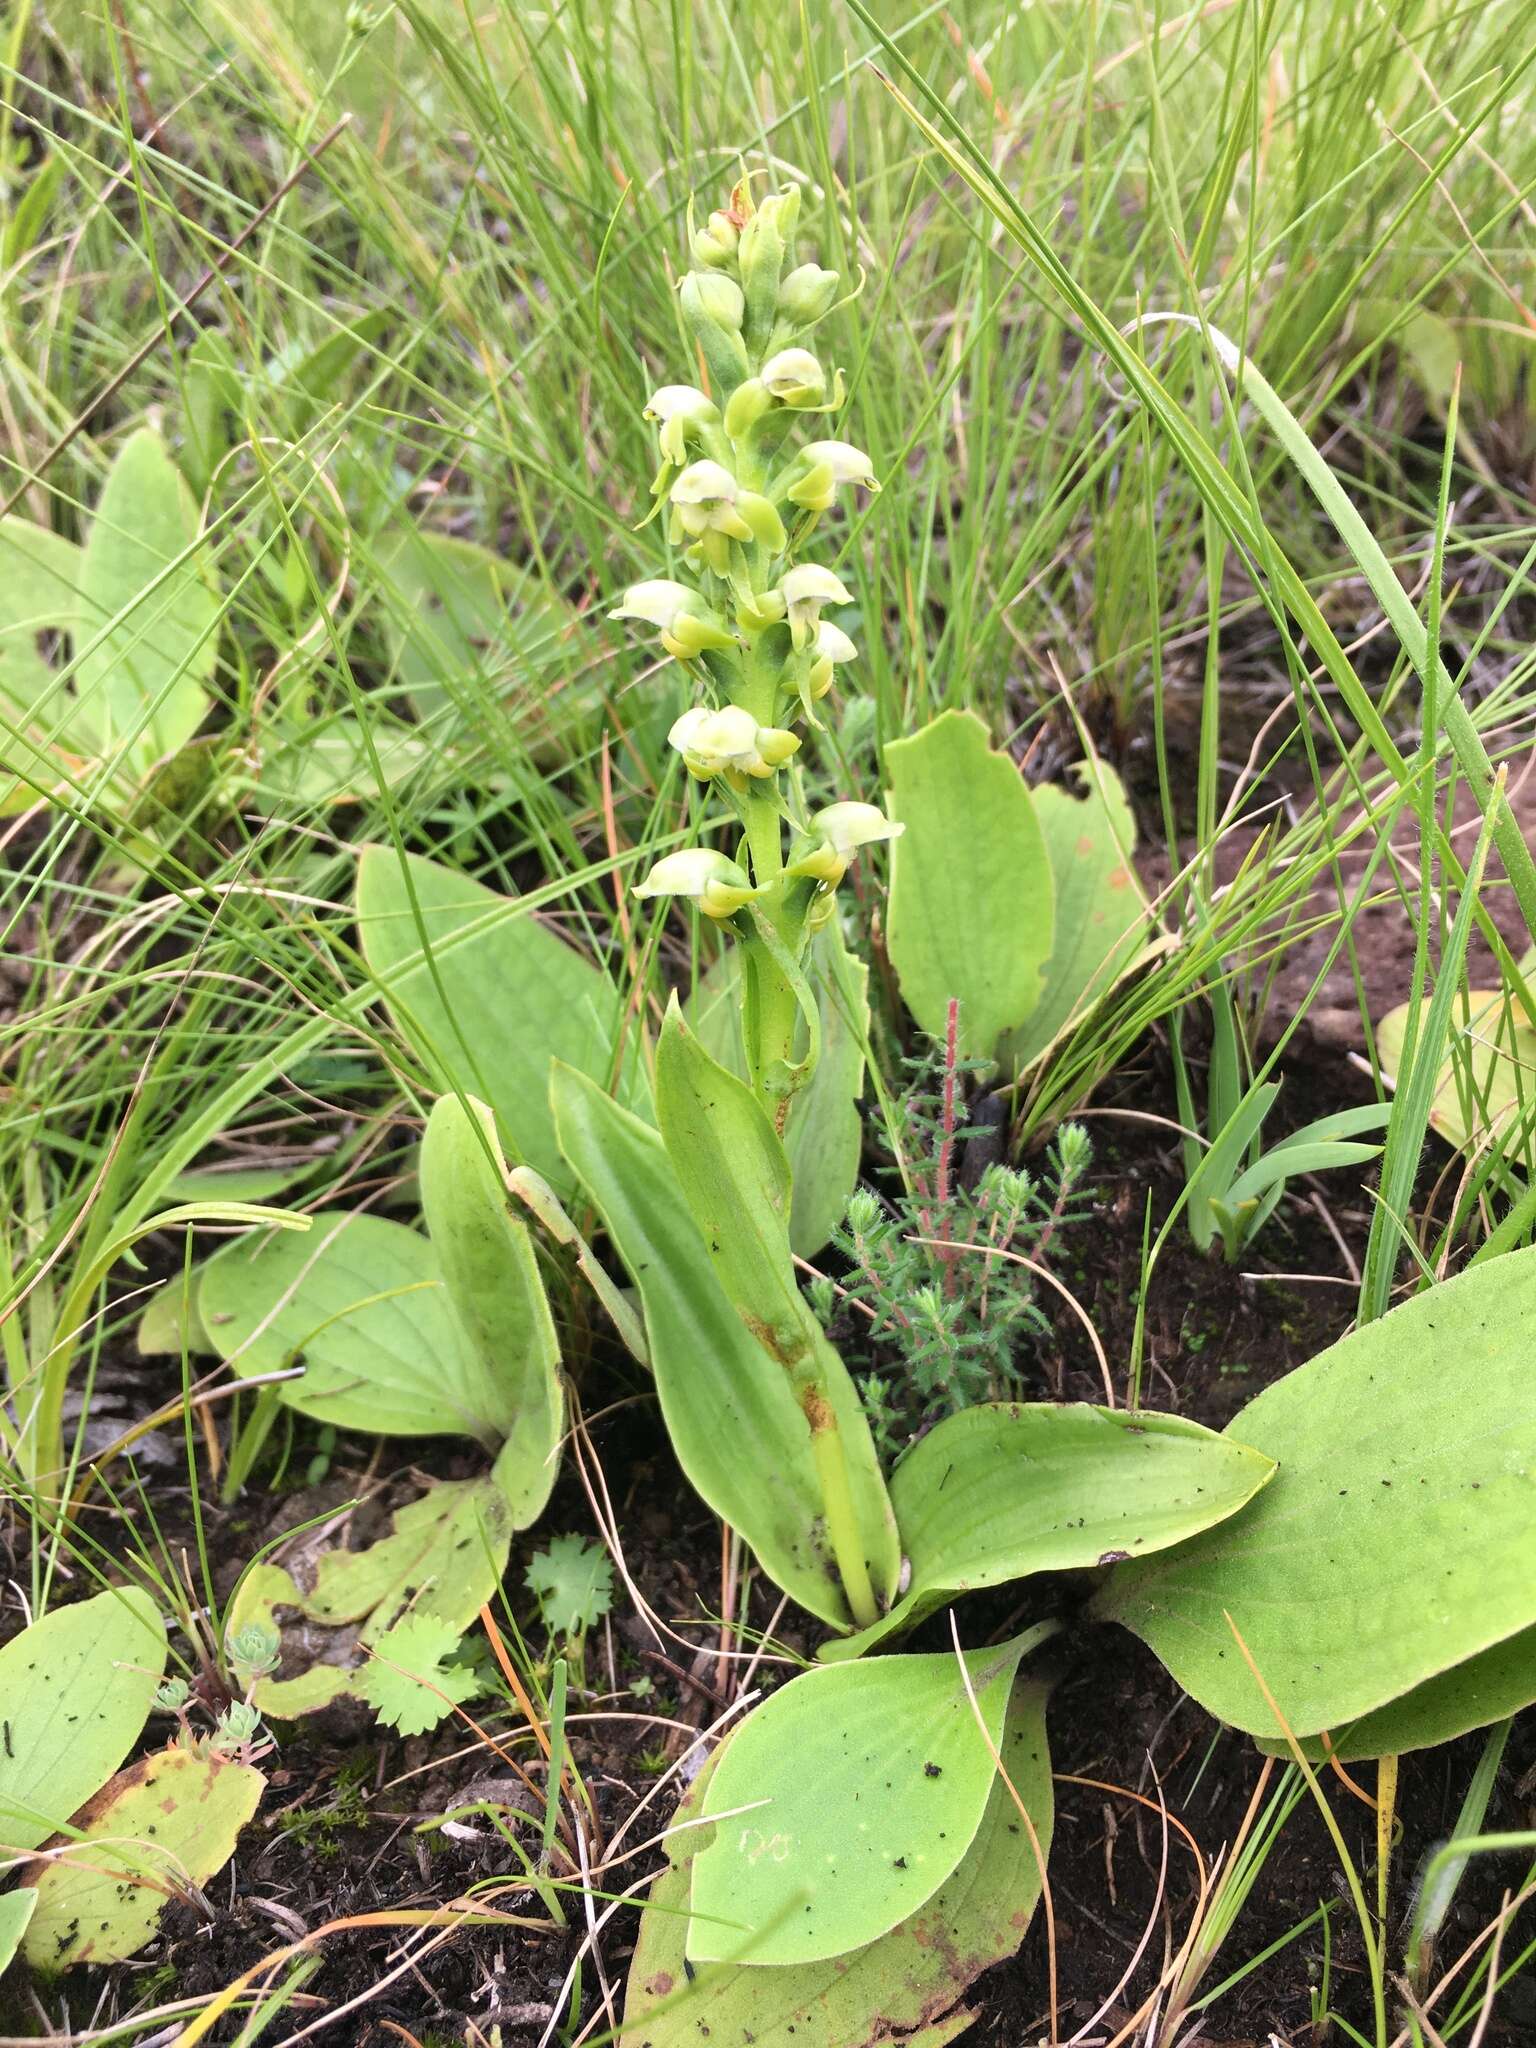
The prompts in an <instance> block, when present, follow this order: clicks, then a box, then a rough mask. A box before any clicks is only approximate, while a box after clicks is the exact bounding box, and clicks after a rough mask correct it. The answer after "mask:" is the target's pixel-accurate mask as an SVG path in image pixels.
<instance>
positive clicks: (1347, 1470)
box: [1096, 1249, 1536, 1736]
mask: <svg viewBox="0 0 1536 2048" xmlns="http://www.w3.org/2000/svg"><path fill="white" fill-rule="evenodd" d="M1533 1321H1536V1249H1532V1250H1528V1251H1522V1252H1512V1253H1510V1254H1508V1255H1507V1256H1505V1257H1504V1258H1499V1259H1493V1260H1490V1261H1489V1262H1488V1263H1487V1264H1485V1265H1480V1266H1474V1267H1473V1268H1471V1269H1470V1270H1469V1271H1467V1272H1465V1273H1463V1274H1460V1275H1459V1276H1458V1277H1457V1278H1456V1279H1454V1280H1448V1281H1446V1282H1444V1283H1443V1284H1442V1285H1441V1286H1438V1287H1433V1288H1430V1289H1429V1290H1428V1291H1427V1292H1425V1293H1423V1294H1420V1295H1417V1296H1415V1297H1414V1298H1413V1300H1411V1301H1408V1302H1406V1303H1404V1305H1403V1306H1402V1307H1401V1308H1397V1309H1394V1310H1393V1311H1392V1312H1391V1313H1390V1314H1389V1315H1385V1316H1383V1317H1382V1318H1381V1319H1380V1320H1379V1321H1377V1322H1374V1323H1370V1324H1367V1325H1366V1327H1365V1328H1364V1329H1361V1330H1357V1331H1356V1332H1355V1333H1354V1334H1353V1335H1352V1336H1349V1337H1346V1338H1344V1339H1343V1340H1342V1341H1341V1342H1340V1343H1338V1344H1335V1345H1333V1346H1332V1348H1331V1349H1329V1350H1327V1351H1324V1352H1323V1353H1321V1355H1320V1356H1318V1357H1317V1358H1314V1359H1313V1360H1312V1361H1311V1362H1310V1363H1309V1364H1307V1365H1304V1366H1302V1367H1300V1368H1299V1370H1297V1371H1296V1372H1293V1373H1289V1374H1288V1375H1287V1376H1286V1377H1285V1378H1284V1379H1283V1380H1280V1381H1279V1382H1278V1383H1277V1384H1276V1385H1274V1386H1272V1387H1269V1388H1267V1389H1266V1390H1265V1391H1264V1392H1263V1393H1262V1394H1260V1395H1259V1396H1258V1398H1257V1399H1256V1400H1254V1401H1252V1402H1250V1403H1249V1405H1248V1406H1247V1407H1246V1408H1245V1409H1244V1410H1243V1411H1242V1413H1241V1414H1240V1415H1238V1416H1237V1417H1236V1418H1235V1420H1234V1421H1233V1422H1232V1424H1231V1427H1230V1430H1229V1434H1230V1435H1232V1436H1234V1437H1237V1438H1239V1439H1241V1440H1242V1441H1243V1442H1245V1443H1251V1444H1254V1445H1257V1446H1258V1447H1259V1448H1260V1449H1262V1450H1264V1451H1265V1452H1267V1453H1268V1454H1269V1456H1271V1457H1272V1458H1274V1459H1275V1460H1276V1461H1277V1463H1278V1465H1279V1468H1280V1469H1279V1471H1278V1472H1277V1473H1276V1475H1275V1478H1274V1480H1273V1481H1272V1482H1271V1484H1270V1485H1269V1486H1267V1487H1266V1488H1265V1489H1264V1491H1263V1493H1262V1494H1260V1496H1259V1498H1258V1499H1257V1500H1256V1501H1255V1502H1254V1504H1253V1505H1252V1507H1251V1508H1250V1509H1249V1510H1248V1512H1247V1513H1246V1514H1245V1515H1243V1516H1242V1517H1241V1518H1240V1519H1239V1520H1238V1521H1236V1522H1234V1523H1233V1524H1232V1525H1231V1526H1230V1527H1229V1528H1223V1529H1220V1530H1215V1531H1212V1532H1211V1533H1210V1534H1208V1535H1205V1536H1201V1537H1197V1538H1196V1539H1195V1540H1194V1542H1192V1543H1190V1544H1187V1545H1185V1546H1184V1548H1183V1549H1181V1550H1178V1551H1174V1552H1171V1553H1170V1554H1169V1555H1168V1556H1166V1557H1162V1558H1157V1559H1151V1560H1149V1561H1148V1562H1147V1563H1145V1564H1133V1565H1126V1566H1122V1567H1120V1568H1119V1569H1118V1570H1117V1571H1116V1572H1115V1573H1114V1574H1113V1575H1112V1577H1111V1579H1110V1581H1109V1583H1108V1585H1107V1586H1106V1587H1105V1588H1104V1589H1103V1590H1102V1591H1101V1592H1100V1594H1099V1595H1098V1596H1097V1600H1096V1605H1097V1606H1098V1608H1099V1611H1100V1612H1101V1613H1102V1614H1103V1615H1105V1616H1106V1617H1108V1618H1110V1619H1112V1620H1116V1621H1121V1622H1124V1623H1125V1625H1126V1626H1127V1627H1128V1628H1132V1629H1134V1630H1135V1631H1136V1633H1137V1634H1138V1635H1140V1636H1142V1637H1144V1638H1145V1640H1146V1641H1147V1642H1148V1643H1150V1645H1151V1646H1152V1648H1153V1649H1154V1650H1155V1651H1156V1652H1157V1654H1158V1656H1160V1657H1161V1658H1162V1660H1163V1662H1164V1663H1165V1664H1166V1665H1167V1666H1168V1668H1169V1670H1170V1671H1172V1673H1173V1675H1174V1677H1175V1678H1176V1679H1177V1680H1178V1681H1179V1683H1180V1684H1181V1685H1182V1686H1183V1687H1184V1688H1185V1690H1186V1691H1187V1692H1190V1693H1192V1694H1193V1695H1194V1697H1195V1698H1196V1699H1197V1700H1199V1702H1200V1703H1201V1705H1202V1706H1204V1707H1206V1708H1208V1709H1209V1711H1210V1712H1211V1713H1213V1714H1217V1715H1219V1716H1220V1717H1221V1718H1222V1719H1223V1720H1225V1721H1231V1722H1233V1723H1235V1724H1236V1725H1237V1726H1238V1727H1240V1728H1246V1729H1248V1730H1250V1731H1251V1732H1252V1733H1254V1734H1256V1735H1262V1736H1273V1735H1277V1734H1279V1733H1280V1732H1281V1731H1280V1729H1279V1728H1278V1727H1277V1726H1276V1721H1275V1716H1274V1714H1273V1713H1272V1712H1271V1710H1270V1708H1269V1707H1268V1706H1267V1705H1266V1704H1265V1701H1264V1698H1263V1695H1262V1693H1261V1691H1260V1689H1259V1686H1258V1684H1257V1682H1256V1681H1255V1679H1254V1677H1253V1675H1252V1673H1251V1672H1250V1670H1249V1668H1248V1664H1247V1662H1246V1661H1245V1659H1244V1657H1243V1654H1242V1652H1241V1651H1240V1650H1239V1648H1238V1644H1237V1640H1236V1637H1235V1636H1234V1633H1233V1631H1234V1630H1236V1632H1237V1634H1238V1635H1240V1636H1241V1637H1242V1640H1243V1642H1244V1643H1245V1644H1246V1646H1247V1649H1248V1652H1249V1654H1250V1655H1251V1656H1252V1658H1253V1660H1254V1663H1255V1664H1256V1665H1257V1667H1258V1669H1259V1671H1260V1672H1261V1673H1262V1674H1263V1677H1264V1681H1265V1683H1266V1684H1267V1685H1268V1687H1269V1689H1270V1690H1271V1692H1272V1693H1273V1694H1274V1697H1275V1700H1276V1702H1277V1704H1278V1706H1279V1709H1280V1712H1281V1714H1282V1715H1283V1716H1284V1718H1285V1721H1286V1723H1287V1724H1288V1726H1289V1727H1290V1729H1291V1731H1292V1732H1293V1733H1294V1734H1296V1735H1303V1736H1305V1735H1315V1734H1317V1733H1319V1732H1320V1731H1321V1730H1324V1729H1330V1730H1331V1729H1341V1728H1343V1727H1345V1726H1346V1725H1347V1724H1348V1723H1351V1722H1353V1721H1356V1720H1358V1719H1359V1718H1360V1717H1361V1716H1362V1715H1366V1714H1371V1713H1374V1712H1375V1711H1376V1710H1377V1709H1379V1708H1383V1707H1386V1706H1387V1705H1389V1703H1391V1702H1393V1701H1396V1700H1400V1699H1402V1698H1403V1697H1404V1695H1406V1694H1409V1693H1411V1692H1412V1691H1414V1689H1415V1688H1417V1687H1420V1686H1423V1685H1424V1684H1425V1683H1426V1682H1427V1681H1429V1680H1432V1679H1436V1678H1438V1677H1440V1676H1441V1674H1443V1673H1448V1672H1450V1671H1452V1669H1453V1668H1454V1667H1456V1666H1461V1665H1465V1664H1467V1662H1468V1660H1469V1659H1472V1658H1475V1657H1478V1656H1480V1655H1481V1654H1482V1653H1484V1652H1487V1651H1490V1650H1492V1649H1493V1648H1494V1646H1495V1645H1497V1644H1500V1643H1505V1642H1507V1641H1509V1639H1510V1638H1512V1637H1514V1636H1516V1635H1517V1634H1520V1633H1522V1632H1524V1631H1526V1630H1529V1629H1530V1628H1532V1627H1533V1625H1536V1573H1533V1571H1532V1569H1531V1559H1532V1557H1533V1556H1536V1476H1533V1475H1536V1404H1533V1402H1532V1400H1531V1395H1530V1331H1531V1328H1532V1327H1533ZM1228 1616H1230V1617H1231V1624H1230V1626H1229V1624H1228V1620H1227V1617H1228ZM1506 1696H1507V1693H1506V1692H1504V1691H1501V1693H1500V1697H1501V1698H1503V1697H1506ZM1501 1711H1502V1709H1501Z"/></svg>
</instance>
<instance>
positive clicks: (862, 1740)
mask: <svg viewBox="0 0 1536 2048" xmlns="http://www.w3.org/2000/svg"><path fill="white" fill-rule="evenodd" d="M1029 1642H1030V1639H1029V1638H1026V1637H1023V1636H1021V1637H1018V1638H1016V1639H1015V1640H1014V1641H1013V1642H1011V1643H1007V1644H1004V1645H1003V1646H1002V1647H1001V1648H1000V1649H993V1650H973V1651H968V1652H967V1653H966V1656H965V1664H966V1669H967V1671H968V1672H969V1674H970V1682H971V1687H972V1689H973V1690H974V1693H975V1697H976V1706H977V1708H978V1709H979V1711H980V1713H981V1716H982V1720H983V1723H984V1725H985V1728H986V1735H983V1732H982V1728H981V1727H979V1726H978V1725H977V1720H976V1713H975V1711H973V1709H972V1706H971V1701H970V1698H969V1697H968V1695H967V1690H966V1684H965V1680H964V1677H963V1676H962V1674H961V1671H960V1667H959V1664H958V1663H957V1661H956V1659H955V1658H954V1657H953V1656H952V1655H950V1654H948V1653H945V1654H942V1655H938V1656H930V1657H908V1656H897V1657H876V1658H872V1659H870V1660H868V1661H867V1662H864V1663H858V1664H833V1665H824V1666H822V1667H820V1668H819V1669H817V1670H814V1671H807V1672H805V1673H804V1674H803V1675H802V1676H801V1677H799V1678H793V1679H791V1680H790V1682H789V1684H788V1685H786V1686H784V1687H782V1688H781V1690H780V1691H778V1692H776V1693H773V1694H771V1695H770V1696H769V1698H768V1699H766V1700H765V1701H764V1702H763V1704H762V1705H761V1706H760V1707H758V1708H757V1709H756V1710H755V1711H754V1712H753V1713H752V1714H751V1715H750V1716H749V1717H748V1719H747V1720H746V1721H744V1722H743V1723H742V1724H741V1726H740V1727H739V1728H738V1729H737V1731H736V1733H735V1734H734V1735H733V1736H732V1737H731V1740H730V1743H729V1745H728V1746H727V1748H726V1751H725V1754H724V1755H723V1756H722V1757H721V1759H720V1762H719V1764H718V1765H717V1766H716V1768H715V1772H714V1775H713V1777H712V1778H711V1779H710V1783H709V1790H708V1792H707V1794H706V1796H705V1801H704V1811H705V1813H706V1815H708V1816H711V1817H714V1816H729V1818H727V1819H724V1820H723V1823H722V1825H721V1826H720V1827H719V1828H718V1829H717V1830H716V1834H715V1839H714V1841H713V1842H712V1843H711V1845H710V1847H709V1848H707V1849H705V1850H704V1851H702V1852H701V1854H700V1855H699V1857H698V1858H697V1860H696V1861H695V1863H694V1866H693V1895H692V1904H693V1915H694V1917H693V1919H692V1920H691V1921H690V1923H689V1928H688V1957H689V1960H690V1961H691V1962H695V1963H704V1962H723V1961H729V1960H732V1959H735V1960H739V1961H741V1962H743V1963H748V1964H750V1965H751V1966H752V1967H753V1968H754V1969H761V1968H766V1967H767V1966H769V1965H772V1964H783V1963H813V1962H820V1961H823V1960H825V1959H827V1958H829V1957H832V1956H842V1955H846V1954H847V1953H848V1952H849V1950H851V1949H857V1948H863V1947H864V1946H865V1945H866V1944H867V1943H869V1942H871V1941H876V1940H878V1939H879V1937H880V1936H881V1935H883V1934H886V1933H888V1932H889V1931H890V1929H891V1928H893V1927H894V1926H896V1924H897V1923H898V1922H899V1921H901V1920H904V1919H906V1918H907V1917H908V1916H909V1915H910V1914H912V1913H915V1912H916V1911H917V1910H918V1908H919V1907H920V1906H921V1905H922V1904H923V1902H924V1901H925V1900H926V1899H930V1898H931V1897H932V1896H933V1894H934V1893H935V1892H936V1891H937V1890H938V1888H939V1886H940V1885H942V1884H943V1883H945V1881H946V1880H947V1879H948V1878H949V1877H951V1876H952V1875H953V1873H954V1872H955V1870H956V1869H957V1868H958V1866H959V1864H960V1862H961V1860H962V1858H963V1857H964V1856H965V1854H966V1851H967V1850H968V1849H969V1848H970V1846H971V1843H972V1841H973V1840H974V1839H975V1836H976V1832H977V1830H978V1828H979V1827H980V1826H981V1818H982V1814H983V1813H984V1812H985V1810H986V1805H987V1800H988V1798H989V1797H990V1795H991V1791H992V1780H993V1774H994V1770H995V1765H994V1763H993V1752H992V1749H990V1748H989V1747H988V1739H989V1738H990V1741H991V1743H992V1744H994V1745H995V1744H996V1743H998V1742H999V1741H1000V1739H1001V1736H1002V1729H1003V1717H1004V1714H1005V1712H1006V1710H1007V1706H1008V1697H1009V1694H1010V1693H1011V1691H1012V1689H1013V1680H1014V1674H1015V1672H1016V1671H1017V1669H1018V1665H1019V1659H1020V1657H1021V1656H1022V1655H1023V1653H1024V1651H1025V1649H1026V1648H1028V1647H1029Z"/></svg>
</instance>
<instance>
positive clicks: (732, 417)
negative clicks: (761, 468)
mask: <svg viewBox="0 0 1536 2048" xmlns="http://www.w3.org/2000/svg"><path fill="white" fill-rule="evenodd" d="M772 405H773V394H772V392H771V391H770V390H769V389H768V386H767V385H766V384H765V383H764V382H763V380H762V378H761V377H749V378H748V379H747V381H746V383H745V384H738V385H737V386H736V389H735V390H734V391H733V392H732V393H731V395H730V397H729V398H728V399H727V400H726V406H725V431H726V433H727V435H728V436H729V437H730V439H731V440H733V441H737V442H739V441H743V440H745V438H746V437H747V435H748V434H750V433H751V431H752V429H753V428H754V427H755V426H756V425H757V423H758V421H759V420H760V419H761V418H762V417H763V414H764V413H765V412H768V411H769V410H770V409H771V407H772Z"/></svg>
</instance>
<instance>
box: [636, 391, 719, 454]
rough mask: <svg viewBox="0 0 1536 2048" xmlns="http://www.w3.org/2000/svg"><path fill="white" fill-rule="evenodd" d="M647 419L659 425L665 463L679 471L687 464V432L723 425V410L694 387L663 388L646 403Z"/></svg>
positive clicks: (658, 437) (652, 394)
mask: <svg viewBox="0 0 1536 2048" xmlns="http://www.w3.org/2000/svg"><path fill="white" fill-rule="evenodd" d="M645 417H646V418H647V419H648V420H652V421H654V422H656V423H658V424H659V426H660V428H661V432H660V433H659V434H658V436H657V440H658V442H659V443H660V446H661V453H662V459H663V461H666V462H672V463H676V465H677V466H678V468H679V469H681V468H682V466H683V464H684V463H685V462H686V461H687V460H688V430H689V428H690V427H691V428H693V429H694V430H695V432H696V433H697V431H698V430H699V429H700V428H703V427H717V426H719V424H720V408H719V406H718V405H716V404H715V402H714V400H713V399H711V398H708V397H706V395H705V394H704V393H703V392H702V391H697V390H695V389H694V387H693V385H691V384H663V385H662V386H661V388H660V390H658V391H653V392H652V393H651V395H650V397H649V398H648V399H647V401H646V406H645Z"/></svg>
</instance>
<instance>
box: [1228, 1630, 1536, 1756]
mask: <svg viewBox="0 0 1536 2048" xmlns="http://www.w3.org/2000/svg"><path fill="white" fill-rule="evenodd" d="M1533 1700H1536V1627H1532V1628H1526V1629H1522V1630H1521V1631H1520V1633H1519V1634H1518V1635H1514V1636H1510V1637H1509V1638H1508V1640H1507V1641H1505V1642H1502V1643H1495V1644H1494V1646H1493V1648H1492V1649H1491V1650H1483V1651H1482V1652H1480V1654H1479V1655H1477V1656H1476V1657H1469V1658H1468V1659H1467V1661H1466V1663H1465V1664H1457V1665H1455V1666H1454V1667H1453V1668H1452V1669H1451V1670H1449V1671H1442V1672H1441V1673H1440V1675H1439V1677H1437V1678H1427V1679H1425V1681H1424V1683H1423V1684H1422V1685H1416V1686H1415V1687H1414V1689H1413V1691H1412V1692H1409V1693H1404V1695H1403V1697H1402V1698H1401V1699H1400V1700H1393V1701H1392V1702H1391V1704H1390V1705H1388V1706H1385V1707H1378V1708H1377V1710H1376V1712H1375V1713H1374V1714H1366V1715H1365V1716H1364V1717H1363V1719H1361V1720H1359V1721H1355V1722H1353V1723H1351V1724H1350V1725H1349V1726H1348V1727H1345V1728H1340V1729H1337V1730H1335V1731H1332V1732H1330V1734H1329V1736H1328V1739H1327V1742H1326V1744H1324V1742H1323V1741H1322V1740H1321V1739H1311V1738H1309V1739H1308V1740H1307V1741H1305V1742H1304V1743H1303V1745H1302V1747H1303V1748H1304V1749H1305V1750H1306V1751H1307V1752H1308V1754H1309V1755H1311V1756H1314V1757H1317V1758H1319V1759H1321V1758H1322V1757H1324V1756H1325V1755H1327V1756H1333V1757H1336V1758H1337V1759H1338V1760H1339V1762H1340V1763H1350V1762H1353V1761H1354V1760H1355V1759H1356V1758H1357V1757H1377V1756H1400V1755H1402V1754H1403V1753H1404V1752H1405V1751H1407V1750H1412V1749H1432V1748H1434V1747H1435V1746H1436V1745H1437V1744H1438V1743H1441V1742H1451V1741H1454V1739H1455V1738H1456V1737H1457V1736H1458V1735H1466V1734H1468V1733H1469V1732H1470V1731H1471V1730H1472V1729H1474V1728H1486V1727H1487V1726H1488V1724H1489V1723H1490V1722H1491V1721H1502V1720H1503V1719H1504V1717H1505V1715H1506V1714H1518V1713H1520V1712H1521V1711H1522V1709H1523V1708H1525V1707H1528V1706H1530V1704H1531V1703H1532V1701H1533ZM1259 1747H1260V1748H1261V1749H1265V1750H1268V1751H1270V1752H1271V1753H1272V1754H1275V1755H1280V1756H1288V1755H1289V1754H1290V1744H1289V1743H1287V1742H1285V1741H1284V1740H1283V1739H1281V1738H1279V1737H1275V1738H1274V1739H1273V1740H1272V1739H1271V1738H1270V1737H1268V1736H1261V1737H1260V1738H1259Z"/></svg>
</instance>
